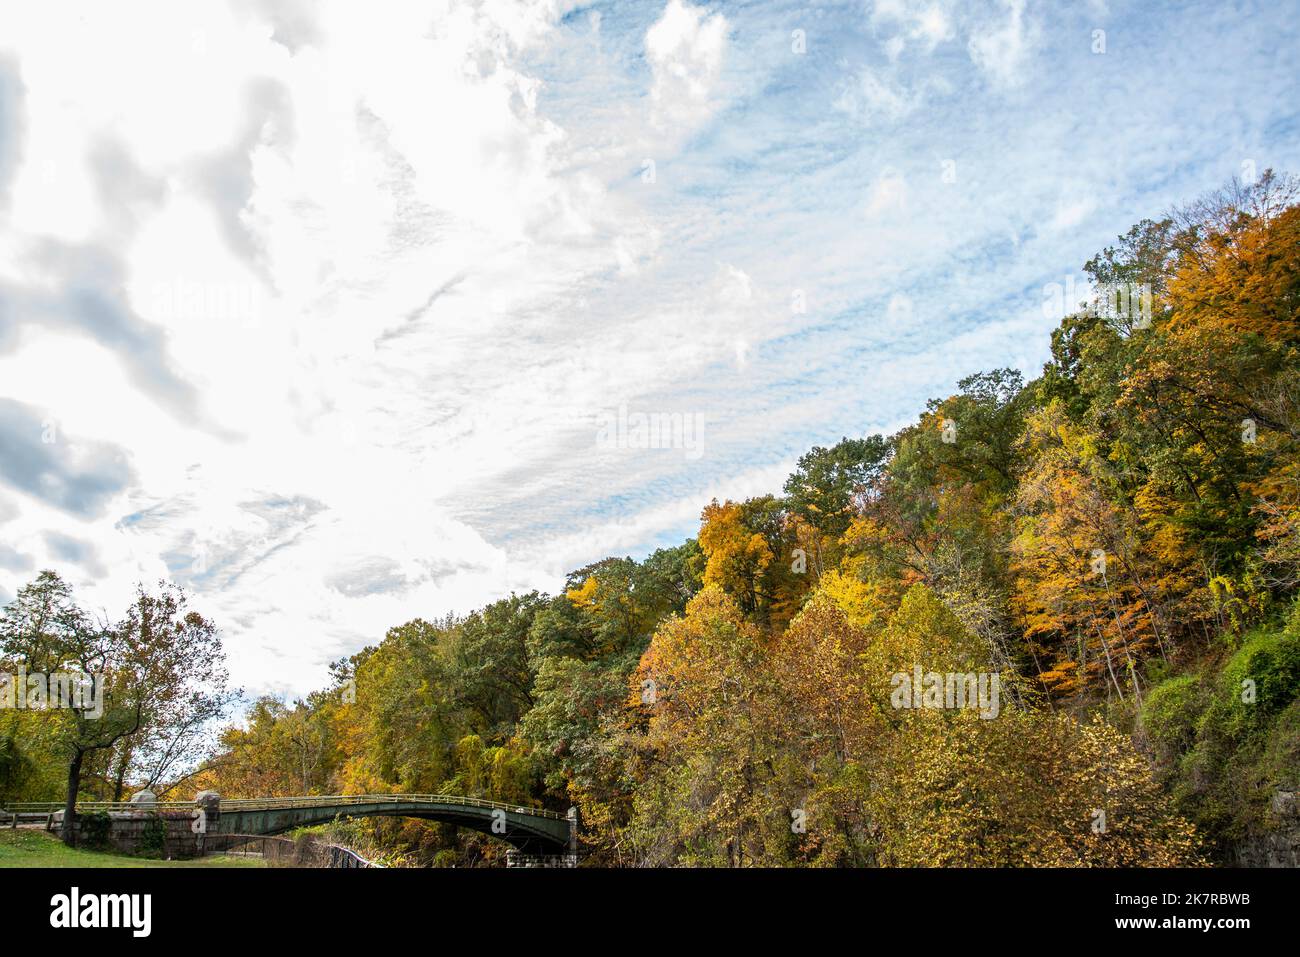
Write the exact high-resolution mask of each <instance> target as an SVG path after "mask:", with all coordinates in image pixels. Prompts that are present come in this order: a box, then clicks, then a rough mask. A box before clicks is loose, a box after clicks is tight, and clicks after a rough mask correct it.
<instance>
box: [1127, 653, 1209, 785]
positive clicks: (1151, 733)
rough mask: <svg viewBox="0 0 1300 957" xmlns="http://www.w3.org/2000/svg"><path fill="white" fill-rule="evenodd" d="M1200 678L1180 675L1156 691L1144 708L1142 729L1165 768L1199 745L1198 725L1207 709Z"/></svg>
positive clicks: (1150, 694)
mask: <svg viewBox="0 0 1300 957" xmlns="http://www.w3.org/2000/svg"><path fill="white" fill-rule="evenodd" d="M1204 698H1205V695H1204V691H1203V688H1202V684H1201V679H1200V676H1199V675H1194V674H1190V675H1179V676H1178V677H1176V678H1170V679H1169V680H1167V681H1164V682H1162V683H1161V684H1159V685H1156V687H1154V688H1152V689H1151V690H1150V691H1149V692H1148V693H1147V697H1146V701H1145V703H1144V704H1143V707H1142V727H1143V729H1144V730H1145V732H1146V735H1147V740H1148V742H1149V744H1150V746H1151V749H1152V751H1153V752H1154V754H1155V757H1156V759H1157V760H1158V761H1159V762H1160V763H1162V764H1170V763H1172V762H1174V761H1176V760H1177V759H1178V758H1179V756H1180V755H1182V754H1184V753H1185V752H1186V751H1188V750H1189V749H1190V748H1191V747H1192V745H1193V744H1194V743H1195V741H1196V725H1197V721H1198V719H1199V718H1200V716H1201V712H1202V711H1203V710H1204V708H1205V700H1204Z"/></svg>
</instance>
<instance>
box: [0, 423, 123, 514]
mask: <svg viewBox="0 0 1300 957" xmlns="http://www.w3.org/2000/svg"><path fill="white" fill-rule="evenodd" d="M0 449H3V454H2V455H0V477H2V478H3V479H4V480H5V482H6V483H8V484H9V485H10V486H11V487H13V488H15V489H17V490H19V491H22V492H25V493H27V494H28V495H30V496H32V497H33V498H36V499H39V500H40V501H43V502H46V503H48V504H50V505H53V506H54V507H56V508H59V509H62V510H63V511H65V512H70V513H72V514H75V515H80V516H85V517H94V516H97V515H101V514H103V512H104V511H105V509H106V508H107V507H108V503H109V501H110V500H111V499H112V498H113V497H114V496H116V495H117V494H118V493H120V492H121V491H122V490H123V489H125V488H126V487H127V484H128V483H129V482H130V480H131V468H130V464H129V462H128V461H127V457H126V455H125V453H124V451H123V450H122V449H120V448H114V447H113V446H111V445H108V444H106V443H104V442H98V441H95V440H93V439H85V438H82V437H72V436H67V435H61V434H60V433H59V426H58V423H57V422H56V421H55V420H54V419H51V418H49V417H47V416H44V415H42V413H41V412H40V411H39V410H37V409H34V408H32V407H30V406H26V405H24V404H22V403H21V402H17V401H15V400H13V399H3V398H0Z"/></svg>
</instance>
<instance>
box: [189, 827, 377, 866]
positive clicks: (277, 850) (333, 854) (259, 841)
mask: <svg viewBox="0 0 1300 957" xmlns="http://www.w3.org/2000/svg"><path fill="white" fill-rule="evenodd" d="M203 854H204V855H205V856H210V855H216V854H221V855H224V856H226V857H253V858H261V859H262V860H265V861H266V862H267V863H268V864H269V865H270V866H271V867H331V868H343V869H346V870H353V869H361V868H369V867H383V866H384V865H383V864H377V863H375V862H374V861H368V860H366V859H365V858H364V857H362V856H361V855H360V854H358V853H357V852H356V851H354V850H352V849H351V848H347V847H343V846H341V845H338V844H324V843H321V842H320V841H314V840H310V839H300V840H294V839H293V838H291V837H277V836H274V835H266V834H209V835H206V836H205V837H204V838H203Z"/></svg>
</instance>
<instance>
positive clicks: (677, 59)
mask: <svg viewBox="0 0 1300 957" xmlns="http://www.w3.org/2000/svg"><path fill="white" fill-rule="evenodd" d="M726 43H727V20H726V18H725V17H724V16H723V15H722V14H720V13H712V14H711V13H708V12H707V11H706V10H705V9H704V8H703V7H696V6H692V5H691V4H689V3H686V2H685V0H668V4H667V6H665V7H664V12H663V15H662V16H661V17H660V18H659V19H658V20H656V21H655V23H654V24H653V25H652V26H651V27H650V29H649V30H647V31H646V35H645V51H646V59H647V60H649V62H650V68H651V71H652V72H653V76H654V80H653V85H652V87H651V89H650V98H651V100H652V102H653V108H654V117H655V119H656V121H658V122H660V123H688V122H692V121H696V120H699V119H701V118H702V117H704V116H707V115H708V114H709V113H710V112H711V111H712V109H713V103H712V101H711V97H712V95H713V92H714V86H715V84H716V83H717V81H718V76H719V74H720V72H721V70H722V59H723V55H724V53H725V51H726Z"/></svg>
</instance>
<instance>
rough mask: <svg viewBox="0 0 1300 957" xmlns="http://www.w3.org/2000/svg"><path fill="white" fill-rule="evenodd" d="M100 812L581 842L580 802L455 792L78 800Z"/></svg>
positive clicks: (244, 825)
mask: <svg viewBox="0 0 1300 957" xmlns="http://www.w3.org/2000/svg"><path fill="white" fill-rule="evenodd" d="M209 793H210V792H209ZM96 812H105V813H107V814H108V815H109V816H110V818H112V819H113V821H114V825H115V827H116V825H118V824H119V823H121V824H123V825H126V824H129V823H130V822H131V821H132V820H133V819H137V818H140V817H143V816H145V815H149V814H159V815H162V816H163V817H165V818H180V819H185V820H191V821H192V822H193V826H192V830H193V832H194V833H195V834H196V835H198V834H204V833H206V834H280V833H282V832H284V831H292V830H294V829H295V828H299V827H310V826H311V825H313V824H324V823H327V822H329V821H332V820H334V819H335V818H337V817H415V818H423V819H424V820H429V821H441V822H444V823H446V824H454V825H456V826H457V827H466V828H470V829H471V830H475V831H481V832H482V833H484V834H489V835H491V836H493V837H497V838H500V839H501V840H503V841H506V842H507V843H509V844H511V845H513V846H514V847H515V848H516V849H517V850H519V851H521V852H523V853H524V854H527V855H554V854H569V855H572V854H576V853H577V848H578V816H577V809H576V808H571V809H570V810H569V813H568V815H567V816H566V815H563V814H559V813H557V812H555V811H546V810H543V809H541V808H533V807H522V806H520V805H517V804H507V803H503V802H501V801H490V800H487V799H485V798H472V797H463V796H460V795H454V794H344V795H339V794H332V795H308V796H305V797H279V798H245V799H236V800H227V799H223V798H219V797H217V795H215V794H210V796H208V797H207V798H206V799H205V796H204V795H200V796H199V799H198V800H197V801H193V802H190V801H157V802H154V801H139V800H136V801H132V802H128V803H124V802H116V803H109V802H89V801H79V802H78V803H77V817H78V818H79V819H80V818H82V817H84V816H85V815H87V814H94V813H96ZM3 814H4V815H5V816H8V817H10V818H11V820H12V821H13V823H14V824H17V823H18V822H19V821H20V820H22V819H27V820H33V821H35V820H42V819H43V820H46V821H47V822H48V825H49V826H51V827H52V826H54V825H55V824H56V823H57V822H59V821H61V819H62V817H63V808H62V805H58V804H40V805H37V804H13V805H9V806H7V807H6V808H5V809H4V811H3ZM78 823H80V822H78Z"/></svg>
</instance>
